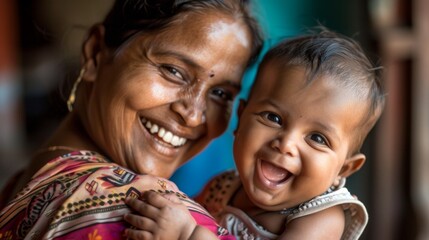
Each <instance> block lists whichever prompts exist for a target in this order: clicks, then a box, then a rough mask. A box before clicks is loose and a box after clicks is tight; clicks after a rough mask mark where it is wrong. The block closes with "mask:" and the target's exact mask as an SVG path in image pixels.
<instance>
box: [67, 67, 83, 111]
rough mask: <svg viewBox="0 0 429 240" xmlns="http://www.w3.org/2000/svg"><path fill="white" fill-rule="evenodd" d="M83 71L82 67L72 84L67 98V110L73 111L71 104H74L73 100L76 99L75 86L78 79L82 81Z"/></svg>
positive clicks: (78, 81)
mask: <svg viewBox="0 0 429 240" xmlns="http://www.w3.org/2000/svg"><path fill="white" fill-rule="evenodd" d="M84 73H85V68H82V69H81V70H80V73H79V76H78V77H77V79H76V81H75V82H74V84H73V87H72V90H71V92H70V96H69V99H68V100H67V108H68V109H69V112H72V111H73V104H74V101H75V100H76V90H77V86H78V85H79V83H80V81H82V77H83V74H84Z"/></svg>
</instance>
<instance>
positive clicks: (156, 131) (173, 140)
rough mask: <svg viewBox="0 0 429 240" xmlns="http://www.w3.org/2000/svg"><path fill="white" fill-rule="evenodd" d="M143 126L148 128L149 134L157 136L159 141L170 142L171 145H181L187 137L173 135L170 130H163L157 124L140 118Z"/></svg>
mask: <svg viewBox="0 0 429 240" xmlns="http://www.w3.org/2000/svg"><path fill="white" fill-rule="evenodd" d="M141 121H142V124H143V126H144V127H145V128H146V129H147V130H148V132H149V133H150V134H152V135H153V136H155V137H157V138H156V139H158V140H159V141H162V142H164V143H167V144H170V145H172V146H173V147H180V146H183V145H184V144H185V143H186V141H187V139H186V138H183V137H179V136H177V135H174V134H173V133H172V132H170V131H167V130H165V128H163V127H159V126H158V125H157V124H155V123H152V122H151V121H149V120H147V119H146V118H141Z"/></svg>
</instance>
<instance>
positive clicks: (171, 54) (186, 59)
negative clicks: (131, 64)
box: [152, 50, 241, 91]
mask: <svg viewBox="0 0 429 240" xmlns="http://www.w3.org/2000/svg"><path fill="white" fill-rule="evenodd" d="M152 54H154V55H157V56H168V57H175V58H177V59H179V60H180V61H182V62H184V63H185V64H186V65H189V66H191V67H194V68H196V69H198V70H204V68H203V67H202V66H201V65H199V64H198V63H196V62H195V61H194V60H192V59H191V58H189V57H187V56H186V55H185V54H181V53H180V52H175V51H170V50H157V51H153V53H152ZM225 83H227V84H228V85H231V86H232V87H234V88H236V89H237V90H238V91H240V90H241V84H240V83H236V82H234V81H232V80H226V81H225Z"/></svg>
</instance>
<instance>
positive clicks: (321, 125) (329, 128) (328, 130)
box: [313, 120, 340, 141]
mask: <svg viewBox="0 0 429 240" xmlns="http://www.w3.org/2000/svg"><path fill="white" fill-rule="evenodd" d="M313 124H314V125H316V126H317V127H318V128H320V129H322V130H323V131H324V132H326V133H329V136H330V137H331V138H335V139H334V140H336V141H338V140H339V139H340V137H339V136H338V134H337V128H335V127H334V126H332V125H330V124H324V123H322V122H320V121H317V120H315V121H313Z"/></svg>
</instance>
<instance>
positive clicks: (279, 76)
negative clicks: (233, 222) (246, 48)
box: [234, 63, 366, 211]
mask: <svg viewBox="0 0 429 240" xmlns="http://www.w3.org/2000/svg"><path fill="white" fill-rule="evenodd" d="M306 78H307V77H306V75H305V71H304V68H303V67H286V68H285V67H284V66H280V65H277V64H276V63H272V64H270V65H265V67H264V69H263V70H262V71H261V72H260V73H259V74H258V79H257V80H256V81H257V83H256V85H255V87H256V89H255V90H254V92H253V93H252V96H251V99H249V102H248V103H247V105H246V106H245V107H244V109H243V111H242V112H241V115H240V122H239V126H238V129H237V133H236V139H235V142H234V157H235V162H236V166H237V169H238V171H239V173H240V178H241V180H242V182H243V186H244V188H245V190H246V193H247V194H248V196H249V198H250V200H252V202H253V203H254V204H256V205H257V206H259V207H261V208H263V209H266V210H271V211H275V210H281V209H283V208H290V207H294V206H296V205H298V204H299V203H301V202H304V201H307V200H309V199H311V198H313V197H315V196H317V195H320V194H322V193H323V192H325V191H326V190H327V189H328V188H329V187H330V186H331V185H332V184H333V183H334V181H335V180H337V179H338V176H339V175H341V174H342V168H343V167H344V166H345V164H346V165H347V164H348V162H349V160H350V159H349V158H350V157H352V156H349V148H350V146H351V145H352V141H353V140H354V138H353V136H354V134H353V133H354V131H355V129H356V127H357V125H358V123H359V122H360V120H361V119H362V117H363V116H364V115H363V114H364V113H365V105H366V104H362V103H361V102H359V101H357V100H356V99H357V98H356V97H354V94H353V93H352V91H351V90H344V89H343V88H342V87H341V86H336V85H335V81H334V80H332V79H330V76H321V77H318V78H317V79H315V80H314V81H313V82H312V83H311V84H306V83H305V81H306ZM362 156H363V155H362ZM351 159H353V158H351ZM362 163H363V161H362Z"/></svg>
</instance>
